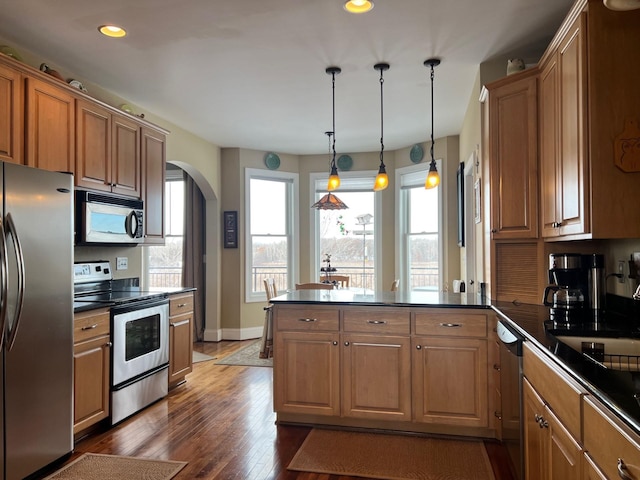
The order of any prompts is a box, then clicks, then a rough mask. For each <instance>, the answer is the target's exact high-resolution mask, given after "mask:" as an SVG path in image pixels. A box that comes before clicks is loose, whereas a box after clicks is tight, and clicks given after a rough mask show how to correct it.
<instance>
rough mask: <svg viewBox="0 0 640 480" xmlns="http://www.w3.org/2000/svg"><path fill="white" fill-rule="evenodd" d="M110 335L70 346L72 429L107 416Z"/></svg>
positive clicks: (87, 425) (84, 426)
mask: <svg viewBox="0 0 640 480" xmlns="http://www.w3.org/2000/svg"><path fill="white" fill-rule="evenodd" d="M110 352H111V343H110V340H109V335H104V336H101V337H96V338H93V339H91V340H87V341H85V342H80V343H76V344H75V345H74V349H73V376H74V383H73V393H74V403H73V414H74V415H73V418H74V420H73V433H78V432H80V431H82V430H84V429H85V428H87V427H89V426H91V425H93V424H95V423H96V422H98V421H100V420H102V419H104V418H107V417H108V416H109V408H110V407H109V403H110V402H109V375H110V370H109V365H110Z"/></svg>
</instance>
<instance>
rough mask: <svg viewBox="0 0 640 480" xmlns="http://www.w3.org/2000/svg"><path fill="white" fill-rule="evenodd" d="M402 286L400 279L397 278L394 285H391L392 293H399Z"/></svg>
mask: <svg viewBox="0 0 640 480" xmlns="http://www.w3.org/2000/svg"><path fill="white" fill-rule="evenodd" d="M399 286H400V279H399V278H396V279H395V280H394V281H393V283H392V284H391V291H392V292H397V291H398V287H399Z"/></svg>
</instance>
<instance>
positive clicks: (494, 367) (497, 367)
mask: <svg viewBox="0 0 640 480" xmlns="http://www.w3.org/2000/svg"><path fill="white" fill-rule="evenodd" d="M493 369H494V370H496V371H498V372H499V371H500V365H496V364H494V365H493Z"/></svg>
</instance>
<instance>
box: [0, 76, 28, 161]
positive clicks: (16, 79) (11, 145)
mask: <svg viewBox="0 0 640 480" xmlns="http://www.w3.org/2000/svg"><path fill="white" fill-rule="evenodd" d="M23 99H24V97H23V93H22V74H21V73H20V72H17V71H15V70H12V69H11V68H7V67H5V66H4V65H0V160H2V161H5V162H12V163H23V160H22V144H23V135H24V130H23V122H22V112H23V108H24V107H23V101H24V100H23Z"/></svg>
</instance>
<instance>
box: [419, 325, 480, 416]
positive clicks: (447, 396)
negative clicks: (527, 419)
mask: <svg viewBox="0 0 640 480" xmlns="http://www.w3.org/2000/svg"><path fill="white" fill-rule="evenodd" d="M412 352H413V353H412V367H413V369H412V372H413V373H412V375H413V405H414V412H413V418H414V420H415V421H417V422H425V423H438V424H448V425H462V426H469V427H487V426H488V416H489V413H488V376H489V374H488V370H487V341H486V340H482V339H475V338H431V337H414V339H413V348H412Z"/></svg>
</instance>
